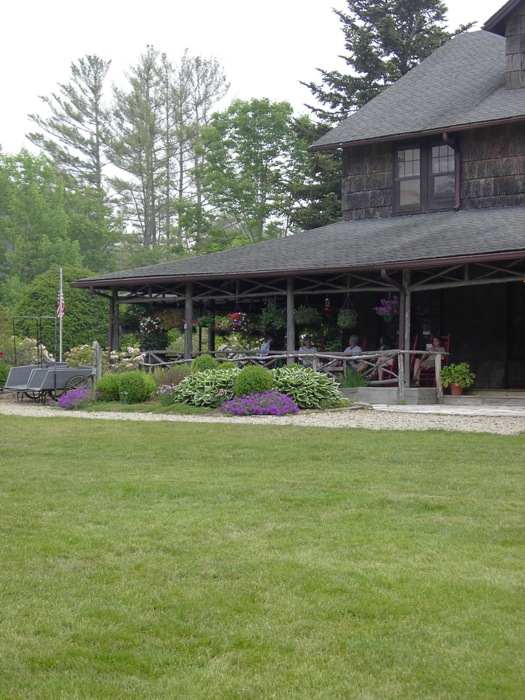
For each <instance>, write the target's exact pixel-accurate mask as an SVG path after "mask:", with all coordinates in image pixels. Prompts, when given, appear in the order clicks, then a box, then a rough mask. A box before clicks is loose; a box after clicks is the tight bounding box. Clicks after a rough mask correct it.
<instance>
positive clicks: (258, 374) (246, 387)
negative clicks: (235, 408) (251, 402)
mask: <svg viewBox="0 0 525 700" xmlns="http://www.w3.org/2000/svg"><path fill="white" fill-rule="evenodd" d="M272 386H273V377H272V373H271V372H270V370H269V369H266V367H259V366H258V365H248V366H247V367H244V368H243V369H241V371H240V372H239V376H238V377H237V379H236V380H235V386H234V388H233V391H234V394H235V396H249V395H250V394H262V393H264V392H265V391H270V389H271V388H272Z"/></svg>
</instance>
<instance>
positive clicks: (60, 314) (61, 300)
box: [58, 268, 64, 362]
mask: <svg viewBox="0 0 525 700" xmlns="http://www.w3.org/2000/svg"><path fill="white" fill-rule="evenodd" d="M58 299H59V305H60V306H59V310H58V361H59V362H62V317H63V315H64V295H63V293H62V268H60V287H59V291H58Z"/></svg>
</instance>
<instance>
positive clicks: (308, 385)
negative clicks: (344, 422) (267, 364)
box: [272, 365, 342, 408]
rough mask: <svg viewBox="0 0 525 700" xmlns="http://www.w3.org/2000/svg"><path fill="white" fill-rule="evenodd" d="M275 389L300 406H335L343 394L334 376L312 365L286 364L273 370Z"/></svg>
mask: <svg viewBox="0 0 525 700" xmlns="http://www.w3.org/2000/svg"><path fill="white" fill-rule="evenodd" d="M272 375H273V386H274V389H276V390H277V391H280V392H281V393H283V394H286V395H287V396H289V397H290V398H291V399H292V400H293V401H294V402H295V403H296V404H297V405H298V406H299V408H334V407H336V406H338V405H339V404H340V403H341V400H342V394H341V392H340V391H339V389H338V388H337V383H336V381H335V379H334V378H333V377H330V376H328V375H327V374H323V373H321V372H314V370H312V369H310V367H302V366H301V365H285V366H284V367H281V368H279V369H274V370H272Z"/></svg>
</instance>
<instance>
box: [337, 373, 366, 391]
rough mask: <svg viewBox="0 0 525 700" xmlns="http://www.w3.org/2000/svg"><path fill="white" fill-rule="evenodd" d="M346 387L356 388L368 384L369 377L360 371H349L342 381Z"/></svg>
mask: <svg viewBox="0 0 525 700" xmlns="http://www.w3.org/2000/svg"><path fill="white" fill-rule="evenodd" d="M341 386H342V387H344V388H345V389H355V388H356V387H360V386H368V379H367V378H366V377H363V375H362V374H360V373H359V372H351V371H350V370H349V371H348V373H347V375H346V378H345V379H344V380H343V382H342V383H341Z"/></svg>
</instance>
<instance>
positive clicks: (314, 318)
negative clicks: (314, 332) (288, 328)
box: [293, 306, 322, 329]
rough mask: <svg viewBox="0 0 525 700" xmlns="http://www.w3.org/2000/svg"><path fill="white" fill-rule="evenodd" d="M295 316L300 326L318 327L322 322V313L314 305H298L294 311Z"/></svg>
mask: <svg viewBox="0 0 525 700" xmlns="http://www.w3.org/2000/svg"><path fill="white" fill-rule="evenodd" d="M293 318H294V321H295V323H296V324H297V325H298V326H302V327H303V328H312V329H316V328H319V326H320V325H321V323H322V318H321V314H320V312H319V310H318V309H316V308H315V307H314V306H298V307H297V308H296V309H295V310H294V313H293Z"/></svg>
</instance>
